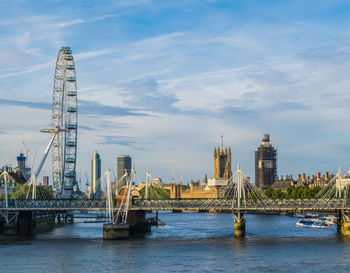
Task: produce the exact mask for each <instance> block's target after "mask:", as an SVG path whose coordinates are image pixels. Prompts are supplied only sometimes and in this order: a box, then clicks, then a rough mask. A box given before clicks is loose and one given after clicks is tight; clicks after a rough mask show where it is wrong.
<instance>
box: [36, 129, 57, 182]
mask: <svg viewBox="0 0 350 273" xmlns="http://www.w3.org/2000/svg"><path fill="white" fill-rule="evenodd" d="M56 135H57V132H54V133H53V134H52V137H51V140H50V142H49V144H48V145H47V147H46V149H45V152H44V155H43V158H42V159H41V161H40V164H39V166H38V168H37V169H36V172H35V174H36V176H37V177H38V176H39V173H40V171H41V168H42V167H43V165H44V163H45V160H46V158H47V155H48V154H49V152H50V149H51V146H52V143H53V141H54V139H55V137H56Z"/></svg>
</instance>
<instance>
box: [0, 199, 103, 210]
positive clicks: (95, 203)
mask: <svg viewBox="0 0 350 273" xmlns="http://www.w3.org/2000/svg"><path fill="white" fill-rule="evenodd" d="M8 207H9V208H10V209H13V208H19V209H41V208H42V209H59V210H62V209H75V208H76V209H105V208H106V201H105V200H100V199H52V200H31V199H11V200H9V203H8ZM0 208H3V209H4V208H5V201H4V200H0Z"/></svg>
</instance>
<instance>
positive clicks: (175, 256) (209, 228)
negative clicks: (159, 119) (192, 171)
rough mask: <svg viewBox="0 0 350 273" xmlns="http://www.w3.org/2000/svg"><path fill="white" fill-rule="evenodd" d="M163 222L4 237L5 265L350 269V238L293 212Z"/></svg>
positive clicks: (34, 268) (79, 225) (0, 253)
mask: <svg viewBox="0 0 350 273" xmlns="http://www.w3.org/2000/svg"><path fill="white" fill-rule="evenodd" d="M159 217H160V218H161V220H163V221H164V222H165V224H166V225H165V226H159V227H152V232H151V233H149V234H147V235H146V236H145V237H144V238H138V239H131V240H124V241H103V240H102V224H101V223H89V224H87V223H83V220H82V219H79V220H76V222H75V223H74V224H67V225H64V226H61V227H57V228H55V229H54V230H53V231H51V232H48V233H44V234H40V235H37V236H35V237H31V238H22V239H21V240H10V241H0V271H1V272H327V271H328V272H349V271H350V239H349V240H347V239H344V238H342V237H340V236H338V235H337V233H336V229H335V228H334V229H313V228H298V227H296V224H295V223H296V221H297V219H296V218H292V217H288V216H271V215H269V216H267V215H248V217H247V224H246V237H245V238H243V239H239V238H234V237H233V219H232V215H231V214H226V213H219V214H215V213H187V212H184V213H170V212H160V213H159Z"/></svg>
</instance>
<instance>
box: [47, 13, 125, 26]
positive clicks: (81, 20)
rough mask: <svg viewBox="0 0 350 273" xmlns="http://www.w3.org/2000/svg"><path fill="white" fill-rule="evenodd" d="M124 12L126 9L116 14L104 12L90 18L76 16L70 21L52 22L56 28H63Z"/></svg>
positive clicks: (117, 15) (112, 16)
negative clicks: (76, 17)
mask: <svg viewBox="0 0 350 273" xmlns="http://www.w3.org/2000/svg"><path fill="white" fill-rule="evenodd" d="M125 13H126V11H125V12H121V13H117V14H105V15H102V16H97V17H93V18H91V19H79V18H78V19H74V20H71V21H66V22H60V23H56V24H54V26H55V27H58V28H64V27H69V26H72V25H78V24H83V23H93V22H97V21H102V20H104V19H107V18H114V17H119V16H121V15H122V14H125Z"/></svg>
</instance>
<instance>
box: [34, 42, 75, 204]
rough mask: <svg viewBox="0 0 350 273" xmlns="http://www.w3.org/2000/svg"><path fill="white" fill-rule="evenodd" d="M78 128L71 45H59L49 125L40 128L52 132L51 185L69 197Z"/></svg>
mask: <svg viewBox="0 0 350 273" xmlns="http://www.w3.org/2000/svg"><path fill="white" fill-rule="evenodd" d="M77 129H78V111H77V84H76V73H75V65H74V59H73V55H72V51H71V49H70V47H61V49H60V50H59V53H58V57H57V61H56V69H55V77H54V85H53V98H52V128H48V129H41V131H42V132H49V133H52V138H51V141H50V144H49V146H51V144H52V151H51V154H52V176H53V187H54V191H55V192H56V195H58V196H64V197H70V196H71V195H72V192H73V185H74V184H75V182H76V171H75V170H76V156H77ZM49 149H50V148H49ZM49 149H48V150H49ZM48 150H47V153H48Z"/></svg>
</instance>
